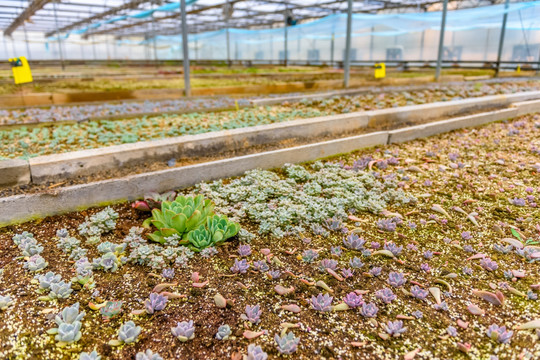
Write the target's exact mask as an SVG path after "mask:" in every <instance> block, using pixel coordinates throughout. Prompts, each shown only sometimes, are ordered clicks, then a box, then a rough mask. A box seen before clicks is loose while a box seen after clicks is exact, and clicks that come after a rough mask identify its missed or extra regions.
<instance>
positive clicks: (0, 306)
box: [0, 295, 13, 311]
mask: <svg viewBox="0 0 540 360" xmlns="http://www.w3.org/2000/svg"><path fill="white" fill-rule="evenodd" d="M11 305H13V299H11V296H10V295H5V296H2V295H0V310H2V311H4V310H6V309H7V308H8V307H10V306H11Z"/></svg>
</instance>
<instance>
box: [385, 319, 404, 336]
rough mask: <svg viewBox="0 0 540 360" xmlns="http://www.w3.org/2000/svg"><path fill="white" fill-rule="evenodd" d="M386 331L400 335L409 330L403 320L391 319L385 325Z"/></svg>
mask: <svg viewBox="0 0 540 360" xmlns="http://www.w3.org/2000/svg"><path fill="white" fill-rule="evenodd" d="M384 328H385V330H386V332H387V333H388V334H389V335H392V336H393V337H398V336H400V335H401V334H403V333H404V332H405V331H407V327H403V321H401V320H396V321H389V322H388V323H387V325H385V326H384Z"/></svg>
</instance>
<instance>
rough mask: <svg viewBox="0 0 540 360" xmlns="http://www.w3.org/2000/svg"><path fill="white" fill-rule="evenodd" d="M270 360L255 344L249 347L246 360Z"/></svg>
mask: <svg viewBox="0 0 540 360" xmlns="http://www.w3.org/2000/svg"><path fill="white" fill-rule="evenodd" d="M266 359H268V354H267V353H265V352H264V351H263V349H262V348H261V347H260V346H258V345H254V344H249V345H248V350H247V357H246V360H266Z"/></svg>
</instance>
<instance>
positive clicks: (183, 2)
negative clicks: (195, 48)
mask: <svg viewBox="0 0 540 360" xmlns="http://www.w3.org/2000/svg"><path fill="white" fill-rule="evenodd" d="M180 12H181V13H182V51H183V55H184V61H183V63H184V95H186V96H190V95H191V83H190V81H189V51H188V45H189V44H188V27H187V16H186V0H180Z"/></svg>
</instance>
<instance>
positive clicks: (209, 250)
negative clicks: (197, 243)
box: [200, 246, 218, 258]
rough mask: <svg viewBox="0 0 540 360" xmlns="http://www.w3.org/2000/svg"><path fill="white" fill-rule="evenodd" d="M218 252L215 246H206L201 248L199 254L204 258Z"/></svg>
mask: <svg viewBox="0 0 540 360" xmlns="http://www.w3.org/2000/svg"><path fill="white" fill-rule="evenodd" d="M217 253H218V251H217V249H216V248H215V247H213V246H212V247H207V248H205V249H202V250H201V252H200V254H201V256H202V257H204V258H209V257H212V256H214V255H216V254H217Z"/></svg>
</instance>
